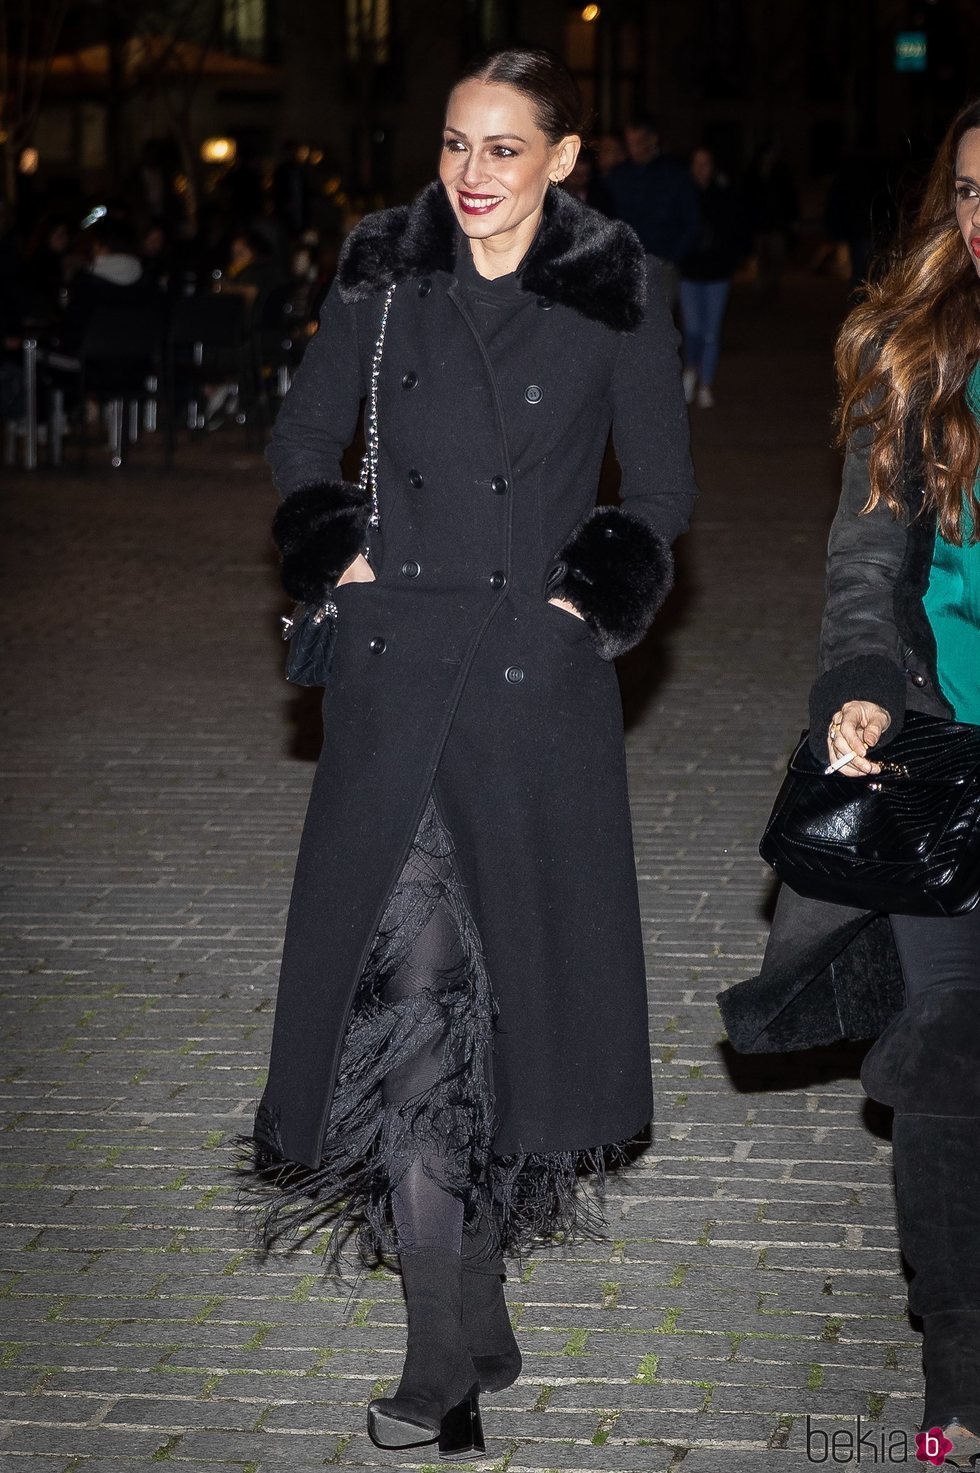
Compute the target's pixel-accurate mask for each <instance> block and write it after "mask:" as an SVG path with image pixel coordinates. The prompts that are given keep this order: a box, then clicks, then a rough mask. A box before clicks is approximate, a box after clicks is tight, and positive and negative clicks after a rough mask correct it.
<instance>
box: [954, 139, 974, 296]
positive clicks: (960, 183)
mask: <svg viewBox="0 0 980 1473" xmlns="http://www.w3.org/2000/svg"><path fill="white" fill-rule="evenodd" d="M953 187H954V190H955V192H956V223H957V224H958V225H959V227H960V232H961V234H962V236H963V239H964V241H965V242H966V248H967V250H968V251H969V253H970V260H971V261H972V262H973V265H974V267H975V268H976V271H977V275H978V276H980V128H968V129H967V131H966V132H965V133H964V134H963V137H962V138H961V139H960V146H959V148H958V149H957V150H956V175H955V177H954V179H953Z"/></svg>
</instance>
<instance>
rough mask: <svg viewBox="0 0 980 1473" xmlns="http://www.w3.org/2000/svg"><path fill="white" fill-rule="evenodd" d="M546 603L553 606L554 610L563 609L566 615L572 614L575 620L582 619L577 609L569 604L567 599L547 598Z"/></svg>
mask: <svg viewBox="0 0 980 1473" xmlns="http://www.w3.org/2000/svg"><path fill="white" fill-rule="evenodd" d="M548 602H549V603H550V604H554V606H555V608H556V609H564V610H565V611H566V613H569V614H574V615H575V617H576V619H581V618H582V615H581V614H580V613H579V611H578V609H577V608H576V607H575V605H574V604H570V603H569V602H568V599H567V598H549V600H548Z"/></svg>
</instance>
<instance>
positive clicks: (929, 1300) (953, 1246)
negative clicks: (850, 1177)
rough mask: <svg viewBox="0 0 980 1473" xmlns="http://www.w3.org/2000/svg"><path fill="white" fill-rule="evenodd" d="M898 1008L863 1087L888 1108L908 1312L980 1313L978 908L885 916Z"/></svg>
mask: <svg viewBox="0 0 980 1473" xmlns="http://www.w3.org/2000/svg"><path fill="white" fill-rule="evenodd" d="M891 925H892V932H893V935H894V937H895V944H896V948H897V950H898V954H899V958H900V960H901V963H902V972H903V975H904V979H905V991H906V1006H905V1008H904V1009H903V1010H902V1011H901V1012H900V1013H899V1014H897V1015H896V1016H895V1017H894V1018H893V1019H892V1020H891V1022H890V1023H889V1024H888V1026H887V1027H886V1028H885V1030H884V1031H883V1032H882V1033H881V1035H880V1036H879V1037H878V1038H877V1039H876V1041H875V1043H874V1044H873V1046H872V1048H871V1049H870V1050H869V1051H868V1053H867V1055H866V1056H865V1059H864V1063H863V1065H862V1068H861V1082H862V1084H863V1085H864V1088H865V1090H866V1091H867V1093H868V1094H869V1095H870V1096H871V1098H872V1099H875V1100H878V1101H879V1102H881V1103H882V1104H885V1105H890V1106H891V1107H892V1109H893V1110H894V1112H895V1115H894V1121H893V1127H892V1148H893V1164H894V1170H895V1189H896V1202H897V1208H898V1229H899V1242H900V1246H901V1249H902V1253H903V1255H904V1257H905V1259H906V1262H907V1263H908V1265H909V1268H910V1270H911V1274H912V1277H911V1283H910V1287H909V1308H910V1309H911V1310H912V1312H913V1313H914V1314H916V1315H919V1316H921V1317H922V1318H923V1319H924V1320H925V1318H926V1316H928V1315H934V1314H941V1315H950V1314H953V1315H956V1314H961V1313H964V1312H966V1313H970V1314H976V1315H980V909H978V910H974V911H972V912H969V913H968V914H966V915H963V916H953V917H949V918H933V917H924V916H898V915H896V916H892V917H891Z"/></svg>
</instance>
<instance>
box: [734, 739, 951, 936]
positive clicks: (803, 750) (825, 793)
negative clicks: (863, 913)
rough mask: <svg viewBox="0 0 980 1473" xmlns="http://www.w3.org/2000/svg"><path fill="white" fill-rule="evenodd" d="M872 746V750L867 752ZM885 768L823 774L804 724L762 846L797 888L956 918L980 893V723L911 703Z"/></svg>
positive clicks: (863, 904)
mask: <svg viewBox="0 0 980 1473" xmlns="http://www.w3.org/2000/svg"><path fill="white" fill-rule="evenodd" d="M870 755H872V756H873V755H874V754H873V749H872V751H871V753H870ZM874 760H875V761H880V765H881V769H882V770H881V772H880V773H871V774H869V775H868V776H867V777H844V776H842V775H841V774H840V773H837V772H835V773H829V774H825V772H824V768H823V765H822V764H821V762H820V761H819V759H818V758H816V757H814V755H813V753H812V752H811V750H810V746H809V742H808V733H807V732H804V733H803V735H802V737H801V739H800V744H799V746H798V747H797V748H796V750H795V752H794V753H793V755H792V757H791V758H790V760H789V765H788V767H787V769H786V777H785V779H784V780H783V785H782V787H781V788H780V790H779V793H778V795H777V797H776V802H775V804H774V805H773V810H772V813H771V815H770V818H769V822H768V823H767V824H766V829H765V833H764V834H763V836H762V841H761V843H760V845H759V853H760V854H761V855H762V857H763V859H764V860H765V861H766V863H767V864H770V865H771V866H772V868H773V869H774V870H775V871H776V874H777V875H778V876H779V878H780V879H781V880H783V881H784V882H785V883H786V884H787V885H788V886H789V887H790V889H791V890H795V891H796V892H797V894H799V895H804V896H807V897H808V898H810V899H813V900H829V901H833V902H835V903H836V904H838V905H850V906H854V907H856V908H858V909H861V910H876V911H883V912H885V913H887V914H896V915H932V916H954V915H961V914H963V913H964V912H965V911H969V910H972V909H973V907H974V906H975V905H976V904H977V903H978V901H980V726H976V725H973V724H971V723H966V722H956V721H947V720H945V719H944V718H943V717H941V716H928V715H926V714H925V713H924V712H921V711H908V712H906V715H905V722H904V725H903V727H902V730H901V731H900V732H899V734H898V735H897V736H896V737H895V738H894V740H893V741H891V742H889V744H888V746H887V749H886V750H885V751H883V753H882V757H881V758H880V759H879V758H875V759H874Z"/></svg>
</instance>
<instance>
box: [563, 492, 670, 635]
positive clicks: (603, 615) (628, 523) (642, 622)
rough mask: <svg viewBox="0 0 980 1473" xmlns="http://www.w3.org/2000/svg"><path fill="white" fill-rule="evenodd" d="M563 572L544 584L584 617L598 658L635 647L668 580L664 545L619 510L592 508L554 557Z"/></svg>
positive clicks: (646, 527)
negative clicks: (560, 564)
mask: <svg viewBox="0 0 980 1473" xmlns="http://www.w3.org/2000/svg"><path fill="white" fill-rule="evenodd" d="M558 557H559V559H560V560H561V562H562V563H564V564H565V567H564V571H563V572H562V573H561V574H560V576H558V577H556V578H555V579H554V581H553V582H551V583H549V585H548V597H549V598H564V599H567V600H568V602H569V603H570V604H572V605H573V606H574V607H575V608H576V609H577V610H578V612H579V613H580V614H581V615H582V617H583V618H584V619H585V622H586V623H587V624H588V626H589V628H590V629H591V630H592V635H593V638H594V640H595V643H596V648H597V649H598V652H599V654H600V655H601V656H602V658H603V659H604V660H615V659H616V657H617V655H622V654H625V653H626V651H627V650H630V649H632V648H633V646H634V645H635V644H639V642H640V640H641V639H642V638H643V636H644V635H645V634H646V632H647V630H648V629H649V628H650V625H651V624H652V623H653V619H654V615H655V614H656V612H657V610H658V609H659V608H660V605H661V604H662V603H663V601H664V599H665V598H666V597H667V595H668V593H669V592H670V590H671V587H672V586H673V582H674V559H673V556H672V555H671V551H670V547H669V545H668V544H667V543H666V542H665V541H664V540H663V538H662V537H658V536H657V534H656V532H654V530H653V528H652V527H651V526H650V525H649V524H648V523H647V522H645V521H643V519H642V518H641V517H638V516H635V515H634V514H633V513H632V512H628V511H626V510H624V508H623V507H621V506H597V507H594V508H593V510H592V511H590V512H589V514H588V516H587V517H586V518H585V520H584V521H583V522H580V523H579V525H578V527H577V528H576V529H575V531H574V532H573V533H572V535H571V537H569V539H568V541H567V542H566V544H565V546H564V547H563V548H562V550H561V551H560V552H559V554H558Z"/></svg>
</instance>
